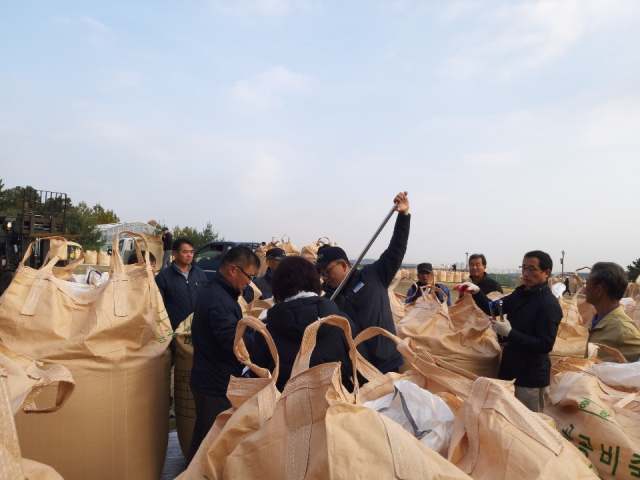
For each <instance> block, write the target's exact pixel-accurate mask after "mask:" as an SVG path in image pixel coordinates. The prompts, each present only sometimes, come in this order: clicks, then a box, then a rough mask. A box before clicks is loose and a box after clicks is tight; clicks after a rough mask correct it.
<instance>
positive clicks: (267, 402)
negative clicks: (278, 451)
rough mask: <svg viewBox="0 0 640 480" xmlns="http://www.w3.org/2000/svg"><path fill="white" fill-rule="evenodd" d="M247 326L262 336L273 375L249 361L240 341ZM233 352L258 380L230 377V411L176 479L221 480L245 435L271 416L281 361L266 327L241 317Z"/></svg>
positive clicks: (278, 394) (222, 417)
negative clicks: (229, 457)
mask: <svg viewBox="0 0 640 480" xmlns="http://www.w3.org/2000/svg"><path fill="white" fill-rule="evenodd" d="M247 327H251V328H253V329H254V330H256V331H257V332H259V334H262V335H263V336H264V337H265V340H266V342H267V345H268V346H269V350H270V351H271V354H272V356H273V359H274V363H275V368H274V370H273V374H272V373H271V372H269V371H268V370H266V369H263V368H261V367H258V366H257V365H255V364H253V363H252V362H251V359H250V358H249V354H248V352H247V350H246V347H245V344H244V341H243V334H244V332H245V329H246V328H247ZM234 353H235V354H236V356H237V357H238V360H240V361H241V362H243V363H244V364H245V365H247V366H248V367H249V368H250V369H251V370H252V371H254V372H255V373H256V374H257V375H258V378H244V377H239V378H236V377H231V379H230V382H229V387H228V389H227V398H229V401H230V402H231V408H230V409H229V410H227V411H225V412H222V413H221V414H219V415H218V417H217V418H216V421H215V423H214V424H213V426H212V427H211V430H209V433H208V434H207V436H206V437H205V438H204V440H203V441H202V443H201V444H200V448H198V451H197V452H196V454H195V456H194V457H193V460H191V463H190V464H189V467H188V468H187V470H186V471H185V472H184V473H183V474H182V475H180V476H179V477H178V478H179V479H180V480H200V479H202V478H208V479H210V480H213V479H219V478H223V476H224V470H225V465H226V461H227V458H228V456H229V454H230V453H231V452H232V451H233V450H234V449H235V447H236V446H237V445H238V444H239V443H240V442H241V441H242V440H243V439H244V438H245V437H246V436H248V435H250V434H251V433H253V432H256V431H257V430H258V429H259V428H260V427H261V426H262V425H263V424H264V423H265V422H266V421H267V420H268V419H269V418H271V415H272V414H273V411H274V409H275V405H276V402H277V400H278V398H279V396H280V392H278V390H277V389H276V386H275V385H276V381H277V380H278V372H279V365H280V362H279V359H278V354H277V351H276V347H275V344H274V343H273V339H272V338H271V335H270V334H269V332H268V331H267V329H266V326H265V325H264V324H263V323H262V322H260V321H259V320H257V319H255V318H251V317H245V318H242V319H241V320H240V321H239V322H238V327H237V329H236V337H235V341H234Z"/></svg>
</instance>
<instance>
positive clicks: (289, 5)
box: [211, 0, 311, 17]
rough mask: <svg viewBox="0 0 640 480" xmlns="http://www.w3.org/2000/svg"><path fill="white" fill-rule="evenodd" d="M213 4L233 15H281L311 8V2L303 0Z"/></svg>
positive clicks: (242, 0) (235, 0)
mask: <svg viewBox="0 0 640 480" xmlns="http://www.w3.org/2000/svg"><path fill="white" fill-rule="evenodd" d="M211 5H212V6H213V7H214V8H216V9H217V10H219V11H221V12H223V13H225V14H227V15H231V16H236V17H244V16H265V17H281V16H284V15H288V14H290V13H292V12H293V11H294V10H299V9H307V10H308V9H309V8H310V7H311V2H309V1H303V0H233V1H230V0H212V1H211Z"/></svg>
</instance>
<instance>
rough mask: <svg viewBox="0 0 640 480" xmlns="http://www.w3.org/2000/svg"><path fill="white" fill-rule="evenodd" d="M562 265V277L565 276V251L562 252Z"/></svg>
mask: <svg viewBox="0 0 640 480" xmlns="http://www.w3.org/2000/svg"><path fill="white" fill-rule="evenodd" d="M560 265H562V275H564V250H562V258H561V259H560Z"/></svg>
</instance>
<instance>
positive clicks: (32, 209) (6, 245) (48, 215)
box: [0, 187, 69, 295]
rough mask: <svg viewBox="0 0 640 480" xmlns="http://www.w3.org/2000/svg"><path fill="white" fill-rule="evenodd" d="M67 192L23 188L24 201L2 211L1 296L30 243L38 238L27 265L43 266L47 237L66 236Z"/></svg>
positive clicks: (0, 242) (0, 232)
mask: <svg viewBox="0 0 640 480" xmlns="http://www.w3.org/2000/svg"><path fill="white" fill-rule="evenodd" d="M67 206H68V198H67V194H66V193H59V192H50V191H47V190H35V189H33V188H31V187H27V188H25V189H24V193H23V196H22V203H21V205H20V206H18V207H15V206H14V207H13V208H12V209H10V211H8V212H4V213H1V212H0V224H1V225H2V230H0V295H2V294H3V293H4V291H5V290H6V289H7V287H8V286H9V284H10V283H11V280H12V279H13V275H14V273H15V271H16V270H17V269H18V266H19V265H20V262H21V261H22V258H23V257H24V254H25V253H26V251H27V248H28V247H29V244H30V243H31V242H33V241H34V240H36V242H35V244H34V248H33V251H32V253H31V255H30V256H29V258H28V259H27V265H28V266H30V267H32V268H40V267H41V266H42V264H43V261H44V259H45V257H46V255H47V252H48V251H49V241H48V240H47V237H52V236H66V237H69V235H66V233H67V232H66V220H67Z"/></svg>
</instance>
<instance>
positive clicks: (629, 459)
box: [544, 371, 640, 479]
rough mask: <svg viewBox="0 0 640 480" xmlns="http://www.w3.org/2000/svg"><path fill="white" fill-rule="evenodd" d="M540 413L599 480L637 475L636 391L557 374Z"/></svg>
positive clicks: (639, 420)
mask: <svg viewBox="0 0 640 480" xmlns="http://www.w3.org/2000/svg"><path fill="white" fill-rule="evenodd" d="M544 413H545V414H547V415H549V416H550V417H552V418H553V419H554V420H555V421H556V424H557V426H558V429H559V430H560V431H561V432H562V435H563V436H564V437H565V438H566V439H568V440H569V441H571V442H572V443H573V444H574V445H575V446H576V447H577V448H578V449H579V450H580V451H581V452H582V453H583V454H584V455H585V456H587V457H588V458H589V460H591V462H592V463H593V465H594V466H595V468H596V469H597V470H598V474H599V475H600V477H601V478H606V479H620V478H623V479H631V478H638V476H640V400H639V399H638V392H628V391H622V390H618V389H615V388H612V387H609V386H608V385H606V384H605V383H604V382H602V381H601V380H600V379H599V378H598V377H596V376H595V375H591V374H589V373H586V372H581V371H566V372H563V373H560V374H558V376H557V378H556V382H555V383H552V385H551V392H550V394H549V401H548V402H547V405H546V407H545V409H544Z"/></svg>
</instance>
